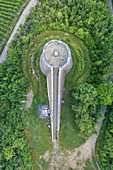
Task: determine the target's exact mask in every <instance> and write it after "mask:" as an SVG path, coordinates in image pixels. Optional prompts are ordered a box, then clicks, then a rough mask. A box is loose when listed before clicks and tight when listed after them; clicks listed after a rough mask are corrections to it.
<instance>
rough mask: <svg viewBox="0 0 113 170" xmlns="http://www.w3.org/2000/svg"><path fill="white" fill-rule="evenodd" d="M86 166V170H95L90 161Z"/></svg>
mask: <svg viewBox="0 0 113 170" xmlns="http://www.w3.org/2000/svg"><path fill="white" fill-rule="evenodd" d="M85 166H86V167H85V168H84V170H94V168H93V167H92V165H91V162H90V160H89V159H88V160H87V161H86V163H85Z"/></svg>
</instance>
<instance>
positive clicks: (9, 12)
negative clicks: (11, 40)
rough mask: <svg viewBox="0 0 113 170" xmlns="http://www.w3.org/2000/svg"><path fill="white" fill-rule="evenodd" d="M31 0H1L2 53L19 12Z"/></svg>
mask: <svg viewBox="0 0 113 170" xmlns="http://www.w3.org/2000/svg"><path fill="white" fill-rule="evenodd" d="M28 1H29V0H0V53H1V52H2V49H3V45H4V44H5V43H6V40H7V38H8V35H9V34H10V33H11V29H12V28H13V26H14V24H15V22H16V20H17V18H18V16H19V14H20V13H21V12H22V9H23V8H24V7H25V5H26V4H27V2H28Z"/></svg>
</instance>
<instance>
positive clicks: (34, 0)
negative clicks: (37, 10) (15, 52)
mask: <svg viewBox="0 0 113 170" xmlns="http://www.w3.org/2000/svg"><path fill="white" fill-rule="evenodd" d="M36 4H37V0H30V2H29V3H28V5H27V6H26V8H25V9H24V11H23V13H22V15H21V16H20V18H19V20H18V21H17V23H16V25H15V27H14V29H13V31H12V33H11V36H10V38H9V40H8V41H7V44H6V45H5V48H4V49H3V51H2V54H1V56H0V63H2V62H4V61H5V59H6V58H7V50H8V45H9V44H10V43H11V40H13V39H14V35H15V34H16V32H17V30H18V29H19V26H20V25H21V24H22V25H24V23H25V21H26V16H27V15H28V14H29V13H30V9H31V8H32V7H34V6H35V5H36Z"/></svg>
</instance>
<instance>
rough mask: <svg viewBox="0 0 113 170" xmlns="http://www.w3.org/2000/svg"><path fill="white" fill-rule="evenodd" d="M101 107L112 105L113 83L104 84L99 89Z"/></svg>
mask: <svg viewBox="0 0 113 170" xmlns="http://www.w3.org/2000/svg"><path fill="white" fill-rule="evenodd" d="M97 92H98V99H99V102H100V105H111V104H112V102H113V82H112V81H109V82H108V83H106V82H102V83H101V84H100V85H99V86H98V87H97Z"/></svg>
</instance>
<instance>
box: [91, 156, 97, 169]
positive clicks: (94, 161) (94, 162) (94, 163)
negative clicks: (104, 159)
mask: <svg viewBox="0 0 113 170" xmlns="http://www.w3.org/2000/svg"><path fill="white" fill-rule="evenodd" d="M92 162H93V165H94V167H95V169H96V170H98V167H97V164H96V160H95V157H94V156H92Z"/></svg>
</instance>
